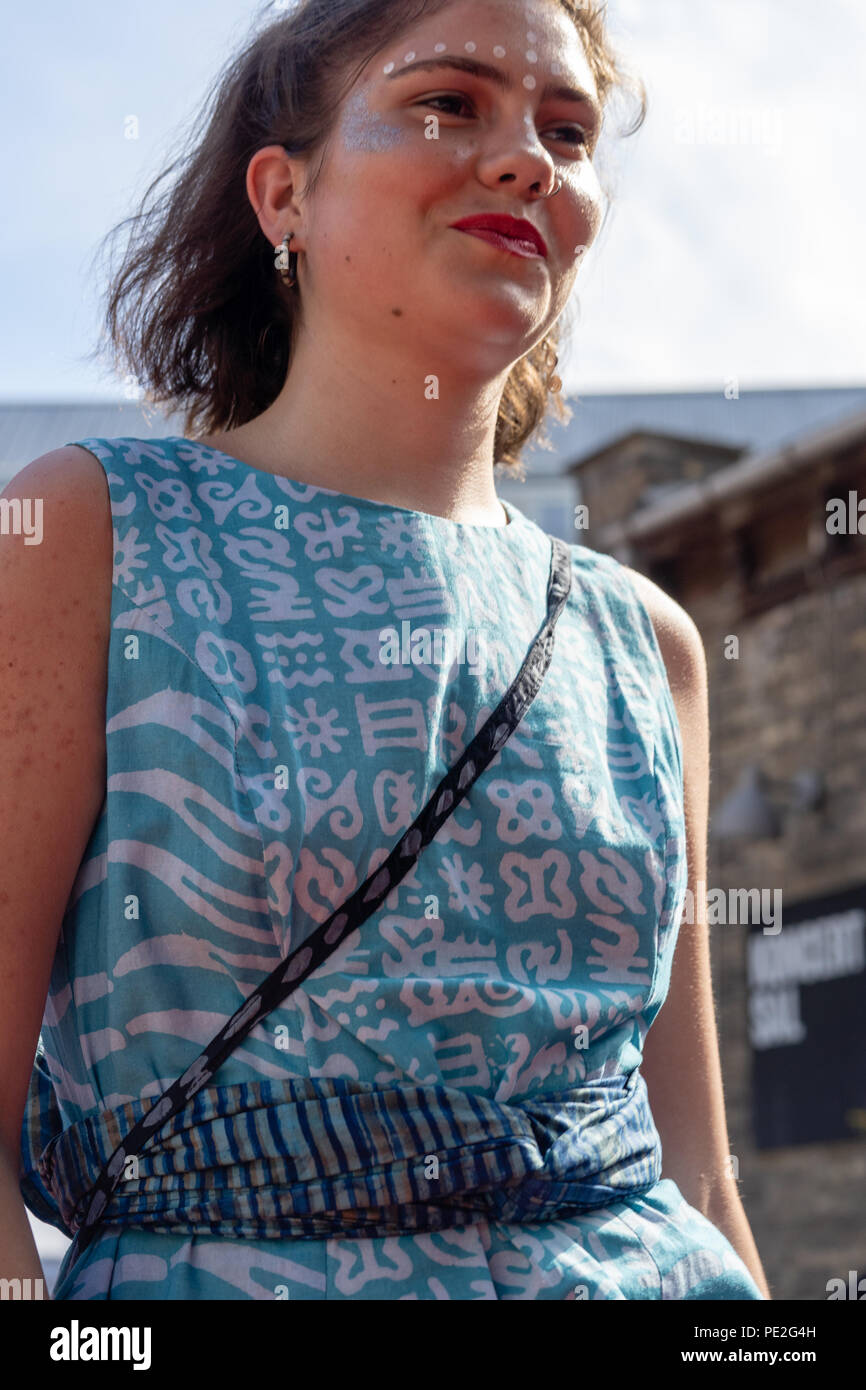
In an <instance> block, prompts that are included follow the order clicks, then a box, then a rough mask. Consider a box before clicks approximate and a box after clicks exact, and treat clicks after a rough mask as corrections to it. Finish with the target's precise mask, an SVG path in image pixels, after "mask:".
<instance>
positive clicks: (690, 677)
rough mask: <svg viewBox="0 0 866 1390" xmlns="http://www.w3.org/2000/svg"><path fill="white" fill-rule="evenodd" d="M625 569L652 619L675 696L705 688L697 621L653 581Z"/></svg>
mask: <svg viewBox="0 0 866 1390" xmlns="http://www.w3.org/2000/svg"><path fill="white" fill-rule="evenodd" d="M623 569H624V570H625V572H626V574H627V575H628V577H629V579H630V580H631V581H632V583H633V584H634V587H635V589H636V591H637V594H638V597H639V598H640V599H641V600H642V601H643V604H644V606H645V608H646V610H647V612H648V613H649V615H650V618H651V619H652V625H653V628H654V630H655V634H656V638H657V639H658V644H659V648H660V650H661V654H662V658H663V659H664V663H665V666H666V668H667V673H668V681H669V683H670V687H671V691H672V693H673V694H674V695H676V694H677V693H678V692H681V693H683V694H687V693H689V692H694V691H695V689H696V688H698V689H700V688H701V687H703V686H705V684H706V679H707V664H706V653H705V651H704V643H703V639H702V637H701V634H700V632H699V631H698V628H697V627H696V625H695V623H694V621H693V619H692V618H690V617H689V614H688V613H687V612H686V610H685V609H684V608H683V607H682V606H681V605H680V604H678V603H677V602H676V600H675V599H672V598H671V596H670V594H667V593H665V591H664V589H661V588H659V586H658V584H656V583H654V582H653V580H652V579H648V578H647V576H646V575H645V574H641V573H640V572H639V571H638V570H633V569H631V568H630V567H629V566H628V565H623Z"/></svg>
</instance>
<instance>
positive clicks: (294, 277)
mask: <svg viewBox="0 0 866 1390" xmlns="http://www.w3.org/2000/svg"><path fill="white" fill-rule="evenodd" d="M294 235H295V234H294V232H287V233H286V235H285V236H284V237H283V239H282V241H281V242H280V244H279V246H275V247H274V250H275V252H276V256H275V257H274V265H275V266H276V268H277V270H278V271H279V272H280V279H281V280H282V282H283V284H284V285H286V286H287V287H288V289H294V288H295V286H296V285H297V283H298V253H297V251H292V250H291V249H290V245H291V241H292V239H293V237H294Z"/></svg>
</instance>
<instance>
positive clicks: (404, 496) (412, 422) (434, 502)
mask: <svg viewBox="0 0 866 1390" xmlns="http://www.w3.org/2000/svg"><path fill="white" fill-rule="evenodd" d="M423 355H424V357H425V362H424V363H423V364H422V362H421V361H420V356H414V357H413V356H411V355H410V354H409V353H408V352H401V353H400V354H399V356H397V355H395V353H394V350H393V342H392V343H391V345H390V351H388V352H387V353H386V352H385V351H384V350H383V351H381V352H377V351H376V348H375V346H373V347H371V348H370V350H369V351H367V350H365V351H364V352H363V353H360V354H359V353H358V351H357V344H353V346H352V348H351V350H350V349H349V346H348V344H347V343H346V342H345V341H344V340H343V339H341V338H340V337H339V336H337V338H336V340H335V338H334V337H333V336H332V335H325V336H323V337H321V338H312V337H311V335H310V334H309V333H306V332H303V331H302V332H301V333H299V335H298V340H297V345H296V347H295V350H294V353H293V357H292V366H291V370H290V371H289V373H288V375H287V377H286V381H285V384H284V386H283V388H282V390H281V392H280V394H279V396H278V397H277V399H276V400H275V401H274V402H273V404H272V405H270V406H269V407H268V409H267V410H265V411H263V412H262V414H261V415H258V416H257V417H256V418H255V419H254V420H251V421H250V422H249V423H248V424H246V425H243V426H241V427H239V428H238V429H237V430H232V431H230V432H229V433H227V434H223V435H221V436H217V435H213V436H211V437H210V440H209V441H208V442H212V443H214V444H216V445H217V447H222V448H224V449H225V451H226V452H228V453H232V454H234V456H235V457H238V458H241V457H243V461H244V462H248V463H251V464H252V465H253V466H254V467H261V468H265V469H266V470H267V471H269V472H274V473H281V474H283V475H285V476H286V477H289V478H297V479H298V480H299V481H301V482H307V483H311V484H312V485H314V486H315V485H319V486H322V487H329V488H333V489H334V490H335V491H338V492H346V493H348V494H350V495H351V496H355V497H368V498H370V499H371V500H373V501H381V502H386V503H392V504H393V505H394V506H397V507H408V508H410V509H411V510H415V511H422V512H430V513H432V514H434V515H437V516H442V517H447V518H448V519H449V520H452V521H458V522H463V523H468V524H472V525H482V526H502V525H504V524H505V516H504V512H503V508H502V504H501V503H500V502H499V501H498V499H497V496H496V489H495V486H494V481H493V455H494V437H495V430H496V420H497V415H498V409H499V401H500V397H501V394H502V389H503V387H504V384H505V380H506V377H507V375H508V371H509V370H510V366H509V367H507V368H505V370H504V371H502V372H501V373H500V375H499V377H498V378H497V379H495V380H494V381H491V380H490V378H489V376H488V377H486V378H485V379H483V380H481V379H479V378H478V377H477V376H476V378H475V379H473V378H472V377H471V376H470V374H469V372H468V370H467V367H466V363H465V362H463V363H460V362H459V361H458V360H457V359H456V358H455V359H454V360H451V359H449V360H446V361H444V362H443V361H441V360H440V361H437V360H435V359H434V357H433V354H432V353H431V352H429V351H427V352H425V353H424V354H423ZM431 378H435V380H434V381H432V383H431ZM220 441H222V442H220ZM241 449H243V450H244V451H245V452H244V454H243V456H242V455H241V453H240V452H239V450H241Z"/></svg>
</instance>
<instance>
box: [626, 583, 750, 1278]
mask: <svg viewBox="0 0 866 1390" xmlns="http://www.w3.org/2000/svg"><path fill="white" fill-rule="evenodd" d="M628 574H629V577H630V578H631V579H632V581H633V582H634V585H635V588H636V589H637V590H638V593H639V594H640V596H641V598H642V599H643V601H644V603H645V604H646V607H647V609H648V611H649V614H650V617H651V618H652V621H653V627H654V629H655V632H656V636H657V638H658V642H659V647H660V648H661V652H662V656H663V658H664V661H665V666H666V668H667V673H668V680H669V683H670V687H671V693H672V695H673V697H674V704H675V706H676V711H677V718H678V720H679V725H680V732H681V735H682V748H683V791H684V809H685V822H686V846H687V857H688V887H689V889H690V890H691V892H692V894H693V895H694V903H695V912H694V916H695V918H696V920H695V922H694V923H690V922H683V923H682V924H681V926H680V931H679V938H678V941H677V947H676V951H675V953H674V962H673V967H672V971H671V984H670V990H669V992H668V996H667V999H666V1000H665V1002H664V1004H663V1006H662V1008H661V1009H660V1011H659V1013H658V1015H657V1016H656V1019H655V1021H654V1023H653V1025H652V1027H651V1028H650V1030H649V1033H648V1034H647V1037H646V1041H645V1043H644V1062H643V1065H642V1067H641V1071H642V1073H643V1076H644V1079H645V1081H646V1083H647V1089H648V1091H649V1096H650V1105H651V1108H652V1112H653V1118H654V1119H655V1122H656V1128H657V1129H658V1131H659V1135H660V1137H661V1141H662V1149H663V1176H664V1177H666V1178H672V1179H673V1181H674V1182H675V1183H676V1184H677V1186H678V1187H679V1189H680V1191H681V1192H682V1194H683V1196H684V1197H685V1199H686V1201H687V1202H689V1204H690V1205H691V1206H693V1207H696V1208H697V1209H698V1210H699V1211H701V1212H702V1213H703V1214H704V1216H706V1217H707V1219H708V1220H710V1221H712V1223H713V1225H714V1226H717V1227H718V1228H719V1230H720V1231H721V1232H722V1234H723V1235H725V1236H726V1237H727V1239H728V1240H729V1241H730V1242H731V1244H732V1245H733V1246H734V1248H735V1250H736V1251H737V1253H738V1255H739V1256H740V1258H741V1259H742V1260H743V1262H744V1263H745V1264H746V1265H747V1266H748V1268H749V1271H750V1273H751V1275H752V1277H753V1279H754V1280H755V1282H756V1284H757V1285H758V1287H759V1289H760V1290H761V1292H762V1293H763V1294H764V1297H765V1298H769V1297H770V1291H769V1288H768V1285H767V1281H766V1277H765V1275H764V1271H763V1268H762V1266H761V1261H760V1259H759V1256H758V1251H757V1248H756V1246H755V1241H754V1238H753V1236H752V1232H751V1229H750V1226H749V1222H748V1219H747V1217H746V1213H745V1211H744V1210H743V1205H742V1202H741V1200H740V1195H739V1192H738V1191H737V1186H736V1182H735V1181H734V1179H733V1177H732V1176H731V1174H730V1171H729V1162H728V1160H729V1153H730V1141H729V1138H728V1127H727V1119H726V1116H725V1100H724V1093H723V1088H722V1067H721V1061H720V1057H719V1040H718V1033H717V1029H716V1015H715V1005H714V1001H713V988H712V979H711V970H710V943H709V929H708V925H707V920H706V917H707V913H706V895H705V888H706V878H707V823H708V815H709V782H710V770H709V760H710V758H709V745H710V733H709V701H708V694H707V665H706V655H705V653H704V646H703V642H702V641H701V636H700V633H699V632H698V629H697V628H696V627H695V625H694V623H693V622H692V620H691V618H690V617H689V616H688V614H687V613H686V612H685V611H684V610H683V609H682V608H681V607H680V606H679V604H677V603H675V602H674V600H673V599H672V598H670V597H669V595H667V594H665V593H664V591H663V590H662V589H659V588H658V586H657V585H655V584H653V583H652V581H651V580H649V579H647V578H646V576H645V575H641V574H638V573H637V572H636V571H634V570H628ZM699 883H700V884H702V885H703V887H702V888H701V890H700V893H699V890H698V884H699Z"/></svg>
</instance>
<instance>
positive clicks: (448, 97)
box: [418, 92, 589, 148]
mask: <svg viewBox="0 0 866 1390" xmlns="http://www.w3.org/2000/svg"><path fill="white" fill-rule="evenodd" d="M436 102H445V104H446V106H447V105H448V103H449V102H450V103H451V106H452V108H453V107H454V106H458V107H464V108H467V107H468V108H469V109H470V110H471V111H474V109H475V108H474V106H473V104H472V102H471V101H470V99H469V97H467V96H464V94H463V93H462V92H440V93H439V94H438V95H436V96H431V97H425V98H424V100H423V101H420V102H419V103H418V105H419V106H434V105H435V103H436ZM439 109H441V108H439ZM447 114H448V115H452V116H456V115H459V114H460V113H459V111H454V110H453V109H452V110H451V111H449V112H447ZM554 130H555V131H560V132H561V131H572V132H576V134H573V135H572V136H571V137H568V136H566V137H565V140H564V143H565V144H568V145H576V146H578V147H580V146H585V147H587V148H588V147H589V136H588V135H587V133H586V131H585V130H584V129H583V127H582V126H579V125H572V124H571V123H569V124H568V125H561V126H554Z"/></svg>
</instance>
